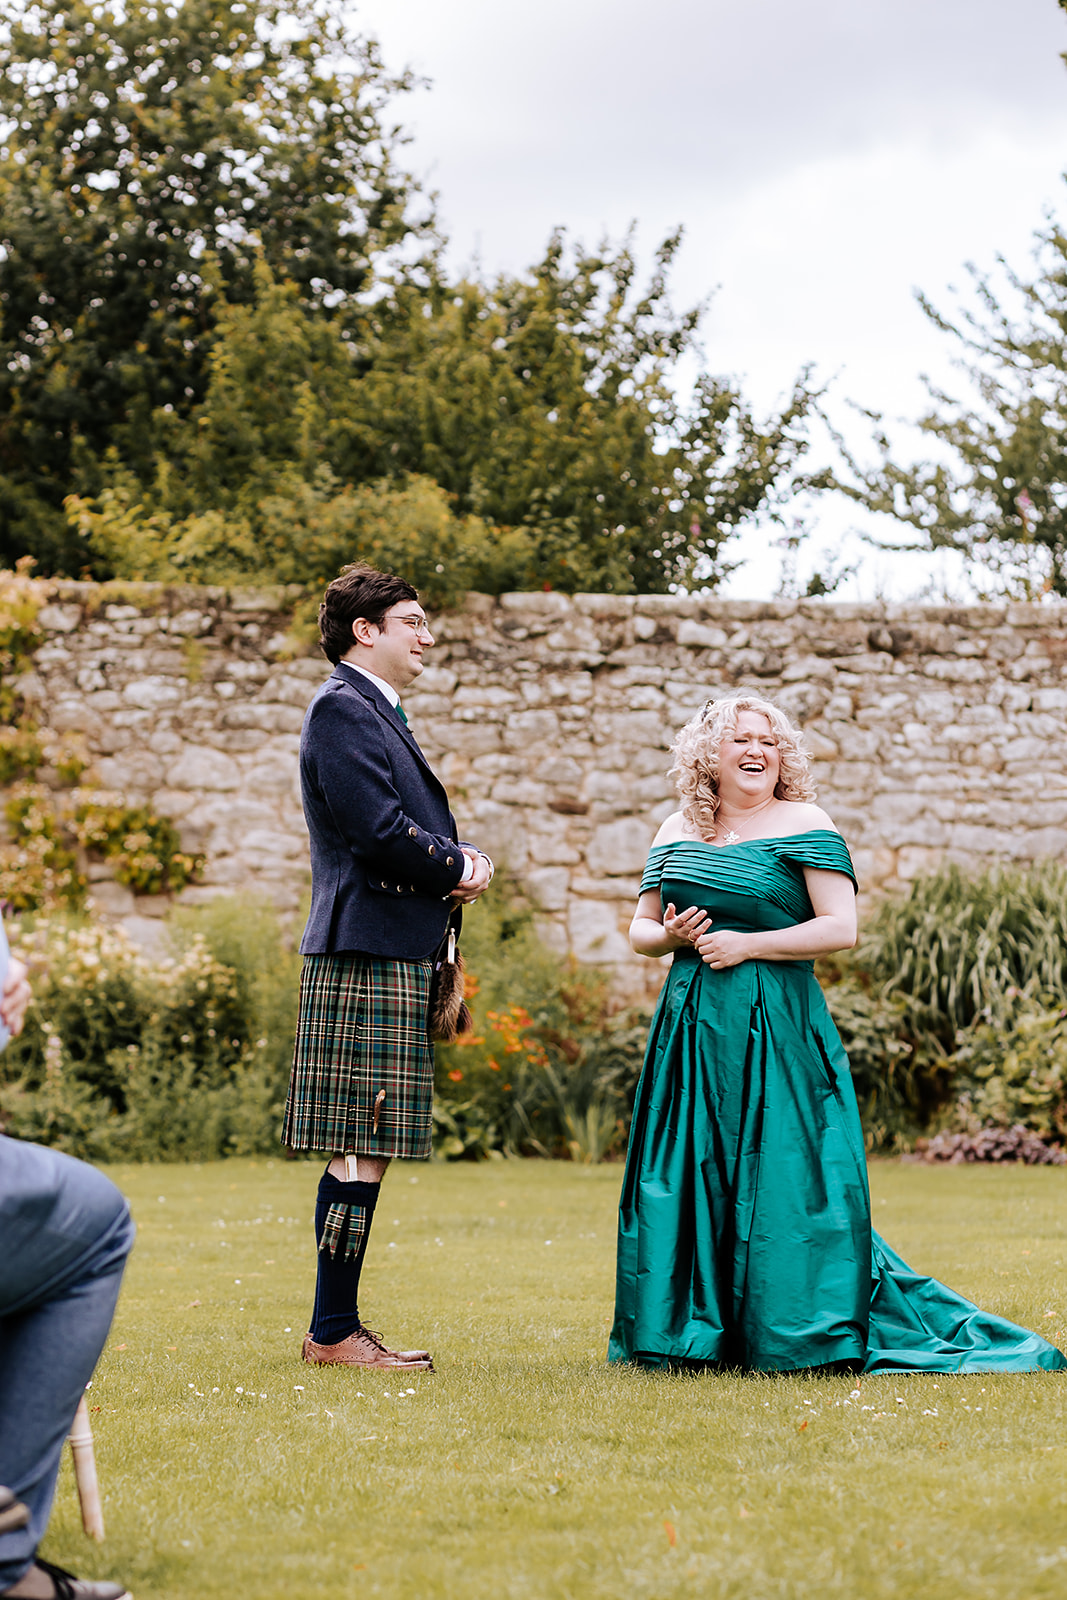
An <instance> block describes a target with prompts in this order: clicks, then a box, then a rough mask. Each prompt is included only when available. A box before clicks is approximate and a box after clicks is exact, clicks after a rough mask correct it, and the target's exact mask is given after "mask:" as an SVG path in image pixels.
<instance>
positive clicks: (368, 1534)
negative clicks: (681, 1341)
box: [45, 1161, 1067, 1600]
mask: <svg viewBox="0 0 1067 1600" xmlns="http://www.w3.org/2000/svg"><path fill="white" fill-rule="evenodd" d="M114 1175H115V1176H116V1178H117V1180H118V1182H119V1183H120V1185H121V1186H122V1188H123V1189H124V1190H125V1192H126V1193H127V1194H128V1195H129V1196H130V1198H131V1200H132V1202H133V1206H134V1211H135V1213H136V1216H137V1220H138V1224H139V1227H140V1234H139V1238H138V1243H137V1247H136V1250H135V1252H134V1256H133V1260H132V1263H131V1267H130V1272H129V1276H128V1279H127V1283H126V1288H125V1290H124V1294H123V1298H122V1301H121V1303H120V1306H119V1312H118V1317H117V1320H116V1324H115V1328H114V1331H113V1334H112V1338H111V1342H110V1344H109V1346H108V1349H107V1351H106V1353H105V1355H104V1359H103V1361H102V1363H101V1366H100V1369H99V1372H98V1374H97V1377H96V1379H95V1381H94V1384H93V1387H92V1390H91V1392H90V1401H91V1404H92V1405H93V1406H94V1407H98V1408H99V1409H98V1410H95V1411H94V1415H93V1422H94V1427H95V1431H96V1439H97V1460H98V1464H99V1468H100V1476H101V1482H102V1487H103V1490H104V1495H105V1506H104V1510H105V1515H106V1516H107V1519H108V1540H107V1543H106V1545H105V1546H104V1547H103V1548H97V1547H95V1546H92V1545H90V1544H89V1543H88V1542H87V1541H86V1540H84V1539H83V1537H82V1535H81V1532H80V1529H79V1525H78V1520H77V1507H76V1499H75V1494H74V1489H73V1482H72V1479H71V1477H70V1475H69V1469H68V1467H67V1466H65V1467H64V1474H63V1478H62V1479H61V1482H60V1489H59V1495H58V1498H57V1506H56V1512H55V1516H54V1518H53V1523H52V1530H51V1532H50V1535H49V1538H48V1541H47V1544H46V1549H45V1553H46V1554H48V1555H50V1556H51V1557H52V1558H53V1559H55V1560H58V1561H60V1562H61V1563H62V1564H63V1565H69V1566H72V1567H73V1568H74V1569H75V1570H76V1571H78V1572H81V1573H84V1574H85V1575H92V1576H106V1575H109V1574H112V1573H113V1574H114V1575H115V1576H119V1577H122V1578H124V1579H125V1581H126V1582H128V1583H129V1584H130V1585H131V1587H132V1589H133V1591H134V1594H135V1597H136V1600H157V1597H159V1600H161V1597H166V1600H216V1597H217V1600H223V1597H225V1600H231V1597H233V1596H251V1597H253V1600H275V1597H277V1600H282V1597H285V1600H311V1597H313V1596H314V1597H315V1600H320V1597H321V1596H323V1595H331V1596H348V1595H351V1596H356V1595H359V1596H369V1595H384V1596H390V1597H393V1596H395V1597H398V1600H400V1597H403V1600H407V1597H412V1600H416V1597H417V1600H423V1597H438V1596H440V1597H444V1596H448V1597H449V1600H499V1597H516V1600H555V1597H560V1600H562V1597H565V1596H566V1597H571V1596H573V1597H585V1596H590V1597H593V1596H596V1597H601V1596H603V1597H606V1600H617V1597H618V1600H622V1597H625V1600H630V1597H633V1600H673V1597H675V1596H678V1597H681V1596H693V1597H698V1596H699V1597H701V1600H704V1597H709V1596H711V1597H715V1600H719V1597H723V1600H725V1597H731V1600H732V1597H735V1596H736V1597H738V1600H741V1597H744V1600H762V1597H763V1596H767V1597H771V1596H774V1597H776V1600H777V1597H793V1596H797V1597H801V1596H803V1597H808V1596H811V1597H816V1596H818V1597H820V1600H821V1597H826V1596H842V1597H848V1600H879V1597H882V1596H894V1597H895V1596H915V1597H916V1600H919V1597H921V1600H954V1597H956V1596H959V1597H961V1600H962V1597H964V1596H966V1597H967V1600H981V1597H985V1596H989V1597H993V1596H995V1597H998V1600H1000V1597H1005V1600H1006V1597H1009V1596H1011V1597H1024V1600H1031V1597H1038V1596H1045V1595H1047V1596H1056V1597H1061V1596H1063V1595H1064V1594H1065V1593H1067V1484H1065V1479H1064V1469H1065V1466H1067V1438H1065V1430H1064V1420H1065V1416H1067V1382H1065V1380H1064V1378H1061V1377H1057V1376H1054V1375H1033V1376H1021V1377H988V1378H986V1377H971V1378H947V1379H946V1378H944V1377H936V1376H911V1377H879V1378H869V1379H865V1380H864V1381H863V1383H862V1386H861V1394H860V1396H859V1398H858V1399H855V1400H852V1401H851V1402H850V1403H848V1404H846V1403H845V1402H846V1401H848V1399H849V1392H850V1390H851V1389H852V1388H853V1386H854V1385H853V1383H852V1381H851V1380H849V1379H846V1378H775V1379H771V1378H721V1377H715V1376H710V1375H704V1376H699V1377H671V1376H662V1375H649V1374H641V1373H636V1372H632V1371H627V1370H618V1369H609V1368H608V1367H606V1366H605V1364H604V1349H605V1343H606V1340H607V1334H608V1325H609V1319H610V1312H611V1305H612V1284H613V1268H614V1213H615V1205H616V1200H617V1195H618V1188H619V1180H620V1176H621V1169H620V1168H619V1167H592V1168H583V1167H574V1166H569V1165H565V1164H559V1163H553V1164H549V1163H539V1162H511V1163H504V1162H500V1163H491V1164H486V1165H484V1166H445V1165H437V1164H434V1165H429V1166H421V1165H420V1166H399V1165H398V1166H395V1167H394V1168H393V1170H392V1171H391V1172H390V1174H389V1176H388V1177H387V1179H386V1184H385V1188H384V1190H383V1199H382V1202H381V1204H380V1206H379V1209H378V1218H377V1221H376V1223H375V1230H374V1235H373V1239H372V1244H371V1251H370V1259H369V1261H368V1265H367V1269H366V1271H365V1273H364V1296H363V1312H364V1316H365V1317H366V1318H367V1320H368V1321H369V1322H371V1323H372V1324H374V1325H377V1326H379V1327H380V1328H381V1330H382V1332H383V1334H384V1336H385V1338H386V1340H387V1341H393V1342H396V1343H398V1344H399V1343H403V1344H411V1345H414V1344H421V1343H424V1342H425V1343H428V1344H429V1345H430V1347H431V1348H432V1349H433V1351H434V1355H435V1358H436V1361H437V1367H438V1370H437V1373H436V1374H435V1375H434V1376H424V1377H413V1378H410V1379H409V1381H408V1382H407V1383H406V1384H405V1385H404V1386H403V1388H402V1387H401V1386H400V1385H399V1383H398V1380H397V1378H396V1377H390V1376H387V1375H385V1374H382V1375H376V1376H371V1375H369V1374H359V1373H354V1372H344V1371H338V1370H334V1369H331V1370H313V1369H311V1368H308V1367H304V1366H303V1365H302V1364H301V1362H300V1360H299V1349H300V1337H301V1335H302V1333H303V1332H304V1329H305V1328H306V1326H307V1317H308V1306H309V1300H310V1292H311V1285H312V1274H313V1269H314V1250H313V1241H312V1237H311V1230H310V1223H309V1221H308V1215H309V1211H310V1208H311V1204H312V1199H313V1195H314V1189H315V1184H316V1181H317V1176H318V1167H317V1166H311V1165H305V1164H302V1163H300V1164H297V1163H293V1164H287V1163H285V1162H283V1161H277V1162H262V1161H261V1162H259V1163H258V1164H257V1163H256V1162H254V1161H241V1162H236V1161H235V1162H230V1163H227V1164H221V1165H212V1166H205V1167H125V1168H121V1169H117V1170H116V1171H115V1174H114ZM871 1179H872V1186H873V1190H874V1209H875V1219H876V1225H877V1226H878V1228H879V1229H880V1231H882V1232H883V1233H884V1234H885V1235H886V1236H887V1238H888V1239H889V1240H890V1242H891V1243H892V1244H893V1245H894V1246H895V1247H897V1248H898V1249H899V1250H900V1251H901V1252H902V1253H903V1254H904V1255H905V1257H906V1258H907V1259H908V1260H909V1261H910V1262H912V1264H913V1265H915V1266H918V1267H921V1268H923V1269H925V1270H927V1271H930V1272H933V1273H935V1274H936V1275H937V1276H939V1277H943V1278H945V1279H947V1280H948V1281H949V1282H950V1283H951V1284H953V1286H954V1287H956V1288H958V1289H959V1290H961V1291H962V1292H963V1293H965V1294H967V1295H969V1296H970V1297H972V1298H974V1299H977V1300H979V1301H980V1302H981V1303H982V1304H983V1305H985V1306H986V1307H988V1308H989V1309H990V1310H994V1311H998V1312H1001V1313H1003V1314H1004V1315H1007V1316H1010V1317H1013V1318H1016V1319H1018V1320H1019V1321H1021V1322H1024V1323H1026V1324H1028V1325H1029V1326H1031V1327H1035V1328H1039V1329H1040V1330H1041V1331H1042V1332H1044V1333H1046V1334H1048V1335H1049V1336H1051V1337H1052V1338H1053V1339H1058V1340H1060V1341H1061V1342H1062V1339H1063V1338H1064V1337H1065V1336H1067V1324H1065V1321H1064V1314H1065V1313H1067V1293H1065V1282H1067V1279H1065V1265H1067V1207H1065V1201H1067V1173H1065V1172H1064V1171H1061V1170H1057V1169H1054V1168H1053V1169H1050V1168H1044V1169H1037V1170H1030V1169H1023V1170H1013V1169H1011V1168H1001V1169H996V1168H992V1169H985V1170H980V1169H978V1170H976V1169H974V1168H969V1169H961V1168H953V1169H948V1170H945V1169H942V1170H932V1169H924V1168H915V1167H900V1166H897V1165H892V1164H888V1163H886V1164H880V1165H877V1166H876V1167H874V1169H873V1170H872V1174H871ZM1049 1313H1051V1315H1050V1314H1049ZM404 1389H407V1390H408V1391H409V1392H407V1393H405V1392H403V1391H404ZM412 1390H413V1391H414V1392H410V1391H412Z"/></svg>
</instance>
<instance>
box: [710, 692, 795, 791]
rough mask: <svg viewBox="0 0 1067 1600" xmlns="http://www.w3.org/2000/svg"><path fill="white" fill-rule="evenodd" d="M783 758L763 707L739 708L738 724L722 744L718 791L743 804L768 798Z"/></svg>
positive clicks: (720, 747)
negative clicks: (757, 708) (761, 708)
mask: <svg viewBox="0 0 1067 1600" xmlns="http://www.w3.org/2000/svg"><path fill="white" fill-rule="evenodd" d="M780 768H781V762H780V759H779V756H778V741H777V739H776V738H775V736H774V729H773V728H772V727H771V725H770V722H769V721H768V719H767V718H766V717H765V716H764V715H763V713H762V712H761V711H739V712H738V714H737V725H736V727H735V728H734V730H733V732H732V733H728V734H727V735H726V737H725V739H724V740H723V742H722V744H721V745H720V746H719V793H720V795H722V797H723V798H724V799H726V800H729V799H730V798H731V797H732V798H734V800H735V803H737V804H740V805H753V804H755V803H758V802H759V801H761V800H769V799H770V797H771V796H772V795H773V794H774V786H775V784H776V783H777V782H778V775H779V771H780Z"/></svg>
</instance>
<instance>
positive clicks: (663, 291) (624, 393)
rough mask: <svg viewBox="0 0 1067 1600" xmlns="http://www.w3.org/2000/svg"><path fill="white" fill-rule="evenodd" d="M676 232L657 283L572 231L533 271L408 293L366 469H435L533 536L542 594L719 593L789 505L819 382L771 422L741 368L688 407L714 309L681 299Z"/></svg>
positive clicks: (366, 443)
mask: <svg viewBox="0 0 1067 1600" xmlns="http://www.w3.org/2000/svg"><path fill="white" fill-rule="evenodd" d="M678 244H679V237H678V236H675V237H674V238H671V239H668V240H667V241H666V242H665V244H664V245H663V246H662V248H661V249H660V251H659V253H658V256H657V261H656V267H655V271H654V273H653V276H652V280H651V283H650V284H649V285H648V287H647V288H646V289H644V290H640V289H638V288H637V286H636V283H635V279H636V271H635V263H634V259H633V256H632V253H631V251H630V250H629V248H628V247H626V246H623V247H622V248H619V249H616V250H614V251H612V250H610V249H608V248H604V249H602V250H601V251H600V252H598V253H595V254H586V253H584V252H582V251H580V250H579V251H577V252H575V253H574V255H573V258H572V257H571V256H570V254H569V253H568V252H567V251H566V250H565V248H564V243H563V240H562V238H561V237H560V236H558V235H557V236H555V237H554V238H553V239H552V240H551V241H550V243H549V246H548V249H547V251H546V253H545V256H544V257H543V259H542V260H541V261H540V262H538V263H537V265H536V266H535V267H534V268H533V269H532V271H530V272H529V273H526V274H521V275H517V276H502V277H500V278H498V279H497V280H496V282H495V283H493V284H491V285H485V284H481V283H478V282H475V281H471V280H467V281H465V282H462V283H459V284H457V285H455V286H449V285H447V284H445V283H443V282H440V281H436V282H433V283H432V284H431V285H430V288H429V289H428V290H423V289H421V288H420V287H418V286H416V285H405V286H404V287H403V288H402V289H401V290H400V292H399V294H398V297H397V301H396V303H395V308H391V309H393V315H392V317H391V318H390V319H389V320H388V321H383V323H382V325H381V327H380V329H379V330H377V332H376V335H375V336H374V337H373V342H372V343H371V346H370V350H371V354H370V358H369V360H368V366H367V372H366V376H365V378H364V381H363V384H362V385H361V389H360V393H359V395H358V397H357V399H356V406H355V410H354V412H353V420H354V422H355V423H356V425H357V435H356V436H355V437H354V438H353V454H352V457H351V464H352V468H353V470H355V471H357V472H362V473H366V474H368V475H370V474H384V473H387V472H389V471H392V470H395V469H396V468H398V467H399V468H401V469H406V470H408V471H412V472H419V473H425V474H427V475H429V476H431V477H433V478H435V479H436V480H437V481H438V482H439V483H440V484H442V485H443V486H444V487H445V488H446V489H448V490H449V492H450V493H451V494H452V495H453V496H454V497H455V504H456V508H457V510H458V511H459V512H460V513H473V514H476V515H478V516H481V517H483V518H485V519H486V520H487V521H488V522H490V523H491V524H494V525H496V526H504V527H510V528H521V529H523V530H525V531H526V532H527V533H528V535H529V539H530V554H531V561H530V565H529V567H528V569H527V570H526V572H525V573H524V574H523V582H524V585H525V586H529V585H531V584H540V583H541V582H547V583H550V584H551V585H553V586H554V587H556V588H560V589H566V590H576V589H594V588H596V589H607V590H617V591H620V592H627V593H630V592H635V591H637V592H641V591H658V590H666V589H668V588H670V587H671V586H673V585H676V584H693V583H696V584H697V585H700V584H704V585H707V586H711V587H713V586H714V585H715V584H716V583H717V582H718V581H719V580H720V579H721V578H722V576H723V575H724V574H725V573H726V572H727V571H729V570H730V568H729V562H728V560H726V559H725V556H724V550H723V547H724V545H725V544H726V542H727V540H728V539H729V538H730V536H731V535H732V534H733V533H734V532H735V530H736V529H737V527H738V526H739V525H740V524H742V523H743V522H745V521H747V520H749V519H751V518H752V517H754V516H756V515H757V514H759V513H762V514H765V515H774V513H775V508H776V505H777V503H778V502H779V501H781V500H783V499H785V498H787V497H788V494H789V492H790V489H791V486H792V477H793V471H794V468H795V467H796V464H797V463H798V461H799V460H800V458H801V456H802V455H803V454H804V451H805V449H806V447H807V437H806V421H807V417H808V413H809V411H810V408H811V406H812V404H813V401H814V396H813V395H812V393H811V392H810V390H809V388H808V385H807V382H806V380H805V379H803V378H802V379H801V380H800V381H799V382H798V384H797V385H796V388H795V389H794V392H793V393H792V395H791V396H790V398H789V399H788V401H787V402H786V405H785V406H784V408H783V410H782V411H781V413H780V414H779V415H777V416H775V417H773V418H771V419H770V421H769V422H767V423H766V424H764V425H760V424H759V423H757V421H756V419H755V418H754V416H753V414H752V411H751V409H750V408H749V406H748V405H747V404H746V402H745V400H744V398H743V396H742V395H741V392H740V390H739V388H738V387H737V385H736V384H734V383H732V382H730V381H728V380H725V379H720V378H712V377H709V376H707V375H703V376H701V377H700V378H699V379H698V381H697V384H696V387H695V393H694V395H693V398H692V400H691V401H690V402H688V403H683V402H682V401H681V400H680V399H679V396H678V392H677V389H676V387H675V385H676V383H677V368H678V363H679V361H680V359H681V358H682V357H683V356H685V355H688V354H689V353H691V352H693V351H694V349H695V348H696V344H697V333H698V326H699V320H700V310H699V308H698V309H697V310H693V311H689V312H685V313H683V314H680V315H679V314H676V313H674V312H673V311H672V310H671V307H670V304H669V299H668V295H667V272H668V269H669V266H670V263H671V260H672V257H673V255H674V253H675V251H676V249H677V247H678Z"/></svg>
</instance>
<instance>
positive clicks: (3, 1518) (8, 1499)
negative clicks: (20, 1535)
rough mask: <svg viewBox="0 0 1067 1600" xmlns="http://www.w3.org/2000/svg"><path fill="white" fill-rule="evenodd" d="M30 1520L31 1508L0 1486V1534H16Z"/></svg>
mask: <svg viewBox="0 0 1067 1600" xmlns="http://www.w3.org/2000/svg"><path fill="white" fill-rule="evenodd" d="M29 1520H30V1508H29V1506H24V1505H23V1503H22V1501H21V1500H16V1499H15V1496H14V1495H13V1494H12V1493H11V1490H10V1489H5V1488H4V1487H3V1485H2V1484H0V1533H14V1532H16V1530H17V1529H19V1528H24V1527H25V1526H26V1524H27V1522H29Z"/></svg>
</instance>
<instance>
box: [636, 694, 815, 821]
mask: <svg viewBox="0 0 1067 1600" xmlns="http://www.w3.org/2000/svg"><path fill="white" fill-rule="evenodd" d="M742 711H756V712H758V713H759V715H760V716H763V717H766V718H767V721H768V722H769V723H770V725H771V732H772V733H773V734H774V738H775V743H776V744H777V746H778V759H779V762H780V763H781V767H780V771H779V775H778V782H777V783H776V784H775V786H774V798H775V799H776V800H814V799H815V784H814V783H813V782H812V777H811V771H810V768H809V764H808V763H809V761H810V757H809V755H808V752H807V751H806V750H805V749H804V748H803V746H802V745H801V743H800V735H799V733H798V732H797V730H796V729H795V728H794V727H793V724H792V723H791V722H790V720H789V718H788V717H787V716H786V715H785V712H784V711H779V709H778V707H777V706H776V705H772V704H771V702H770V701H769V700H763V699H761V698H760V696H759V695H755V694H735V695H726V696H724V697H723V699H721V700H709V701H708V702H707V703H706V705H705V706H704V708H703V710H702V711H700V712H699V713H698V714H697V715H696V716H695V717H690V719H689V721H688V722H687V723H686V724H685V726H684V728H682V729H680V730H679V733H678V737H677V738H676V739H675V741H674V744H673V745H672V746H671V754H672V755H673V756H674V765H673V766H672V767H671V769H670V772H669V774H668V776H669V777H672V778H673V779H674V782H675V787H676V788H677V790H678V798H679V799H680V800H681V802H682V816H683V817H684V818H685V820H686V823H687V825H688V826H689V827H690V828H691V829H692V830H693V831H694V832H695V833H698V834H699V835H700V837H701V838H702V839H709V838H711V836H712V835H713V834H714V832H715V817H716V814H717V812H718V809H719V746H720V745H721V744H722V742H723V740H724V739H725V738H726V737H727V735H728V734H730V733H732V732H733V730H734V729H735V728H736V727H737V718H738V716H739V714H740V713H741V712H742Z"/></svg>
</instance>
